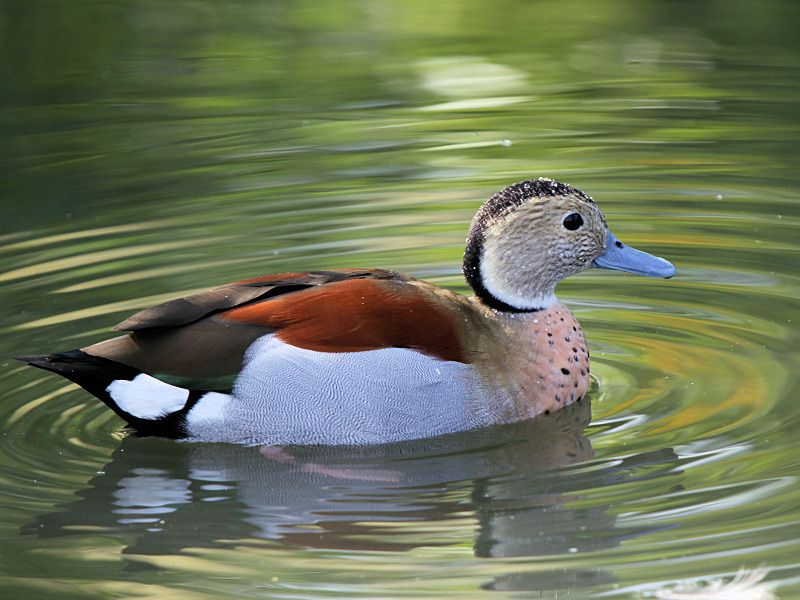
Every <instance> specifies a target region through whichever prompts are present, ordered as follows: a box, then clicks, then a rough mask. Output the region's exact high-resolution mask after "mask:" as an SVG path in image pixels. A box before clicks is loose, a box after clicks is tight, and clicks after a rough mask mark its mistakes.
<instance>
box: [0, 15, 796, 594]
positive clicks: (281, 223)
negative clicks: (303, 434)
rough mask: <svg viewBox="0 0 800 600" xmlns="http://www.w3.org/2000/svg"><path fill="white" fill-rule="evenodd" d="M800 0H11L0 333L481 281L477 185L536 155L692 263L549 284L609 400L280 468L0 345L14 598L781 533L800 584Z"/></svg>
mask: <svg viewBox="0 0 800 600" xmlns="http://www.w3.org/2000/svg"><path fill="white" fill-rule="evenodd" d="M799 6H800V5H798V4H797V3H793V2H789V1H786V2H772V3H759V2H730V1H728V2H684V3H682V2H669V3H660V2H633V1H631V2H603V3H599V2H597V3H588V2H587V3H578V2H557V3H556V2H553V3H540V2H513V1H509V2H499V3H498V2H485V1H484V2H481V1H467V2H455V1H453V0H450V1H445V2H427V3H398V2H386V1H366V2H328V1H317V2H313V3H312V2H288V1H283V2H269V3H266V2H265V3H260V2H245V1H239V2H225V3H221V2H211V1H206V0H194V1H191V2H190V1H188V0H187V1H176V2H157V1H145V0H139V1H127V2H122V1H119V2H115V1H110V0H109V1H104V2H100V1H89V0H87V1H83V2H79V3H75V2H60V1H56V0H53V1H49V2H48V1H42V2H32V1H22V0H20V1H16V2H15V1H10V0H6V1H0V108H1V109H2V111H1V112H0V208H2V219H0V306H2V310H0V356H3V357H9V356H13V355H16V354H23V353H34V352H44V351H52V350H64V349H69V348H73V347H78V346H82V345H86V344H88V343H90V342H93V341H97V340H99V339H102V338H104V337H106V336H109V335H110V327H111V326H112V325H113V324H114V323H117V322H119V321H120V320H122V319H123V318H125V316H127V315H128V314H129V313H130V312H132V311H134V310H136V309H139V308H141V307H144V306H147V305H151V304H153V303H155V302H158V301H161V300H164V299H168V298H172V297H176V296H180V295H183V294H187V293H190V292H192V291H197V290H201V289H204V288H207V287H212V286H215V285H219V284H221V283H224V282H227V281H232V280H236V279H241V278H244V277H249V276H255V275H260V274H266V273H270V272H279V271H302V270H308V269H322V268H337V267H362V266H363V267H388V268H394V269H398V270H403V271H407V272H411V273H413V274H415V275H417V276H421V277H424V278H427V279H429V280H431V281H434V282H436V283H438V284H440V285H443V286H446V287H449V288H451V289H454V290H457V291H461V292H465V293H466V291H467V290H466V287H465V284H464V283H463V280H462V278H461V276H460V272H459V263H460V258H461V252H462V250H463V242H464V238H465V232H466V228H467V225H468V223H469V220H470V218H471V217H472V214H473V213H474V211H475V209H476V208H477V207H478V205H479V204H480V202H481V201H482V200H483V199H485V198H486V197H488V196H489V195H490V194H492V193H493V192H495V191H496V190H498V189H500V188H501V187H504V186H505V185H507V184H509V183H512V182H515V181H519V180H521V179H525V178H529V177H533V176H539V175H547V176H551V177H554V178H557V179H560V180H563V181H566V182H569V183H571V184H573V185H575V186H577V187H579V188H581V189H583V190H585V191H586V192H588V193H590V194H592V195H593V196H594V197H595V199H596V200H597V201H598V203H599V204H600V206H601V208H602V209H603V210H604V212H605V215H606V217H607V219H608V221H609V223H610V225H611V227H612V229H613V230H614V231H615V233H616V234H617V235H618V236H619V237H620V238H621V239H622V240H623V241H626V242H629V243H631V244H632V245H634V246H636V247H639V248H642V249H644V250H647V251H649V252H653V253H655V254H658V255H661V256H664V257H665V258H667V259H669V260H671V261H672V262H674V263H675V265H676V266H677V268H678V276H677V277H675V278H674V279H672V280H670V281H663V280H650V279H645V278H636V277H633V276H627V275H622V274H615V273H600V272H589V273H584V274H581V275H579V276H577V277H574V278H571V279H569V280H568V281H566V282H564V283H563V284H562V285H561V286H560V287H559V290H558V293H559V297H560V298H561V299H562V300H564V301H565V302H566V303H567V304H568V305H569V306H570V308H571V309H572V310H573V312H574V313H575V314H576V316H577V317H578V319H579V320H580V321H581V323H582V324H583V328H584V331H585V333H586V335H587V338H588V340H589V343H590V346H591V350H592V358H593V369H592V372H593V374H594V375H596V379H597V380H596V382H595V391H594V392H593V393H592V394H591V402H590V403H583V405H582V406H578V407H575V408H572V409H569V410H565V411H562V412H561V413H559V414H557V415H552V417H553V418H552V419H549V420H547V421H538V422H537V421H534V422H531V423H523V424H519V425H516V426H513V427H504V428H498V429H494V430H489V431H481V432H471V433H467V434H464V435H456V436H452V437H448V438H444V439H436V440H428V441H423V442H415V443H409V444H402V445H394V446H387V447H380V448H366V449H358V450H353V449H336V450H331V449H328V450H325V449H301V450H297V452H296V456H297V459H298V461H297V462H296V463H282V462H277V461H274V460H269V459H268V458H267V457H265V456H264V454H263V452H262V451H261V450H260V449H258V448H239V447H231V446H225V445H190V444H179V443H175V442H170V441H165V440H158V439H152V438H141V439H137V438H131V437H127V436H126V435H125V434H124V433H123V432H122V423H121V422H120V421H119V420H118V419H117V418H116V417H115V416H114V415H113V414H111V413H110V412H109V411H108V410H107V409H105V408H104V407H103V406H102V405H100V403H99V402H97V401H96V400H94V399H93V398H92V397H90V396H88V395H87V394H86V393H84V392H83V391H81V390H79V389H77V388H76V387H74V386H71V385H67V384H66V382H64V381H63V380H61V379H59V378H57V377H55V376H52V375H47V374H45V373H43V372H40V371H35V370H33V369H29V368H23V367H21V366H20V365H19V364H17V363H16V362H14V361H11V360H9V359H7V358H3V359H2V361H0V540H2V543H1V544H0V597H3V598H6V597H7V598H15V599H16V598H37V599H38V598H109V597H120V598H179V599H183V598H200V599H203V598H208V599H211V598H218V597H220V596H223V597H243V598H292V599H295V598H296V599H299V598H303V599H307V598H321V597H338V598H356V597H361V598H377V597H380V598H395V597H407V596H413V597H452V598H477V597H485V596H491V597H499V598H504V597H517V596H519V597H524V598H528V597H544V598H556V597H558V598H565V597H570V598H585V597H600V596H602V597H610V598H639V597H653V594H654V593H655V592H656V591H657V590H663V589H666V588H670V586H672V585H674V584H676V583H678V582H681V581H684V582H685V581H687V580H692V579H694V578H700V577H720V578H723V579H730V578H731V577H732V576H733V575H734V573H736V571H737V570H738V569H740V568H742V567H744V568H748V569H752V568H756V567H759V566H764V567H767V568H768V569H769V573H768V575H767V577H766V580H767V581H768V582H771V583H773V584H774V585H775V586H776V588H775V592H776V594H777V595H778V596H779V597H780V598H800V559H798V557H800V520H799V519H798V507H800V479H799V477H800V459H798V456H800V436H798V434H797V428H798V424H799V422H800V408H798V388H799V387H800V386H799V385H798V366H799V365H798V362H800V361H798V348H799V347H800V344H799V342H800V340H799V339H798V338H799V337H800V336H798V328H797V319H798V318H799V317H800V315H798V310H797V309H798V300H797V298H798V296H800V277H799V276H798V273H800V270H799V269H798V267H800V237H799V236H798V224H799V223H800V204H799V203H798V200H799V199H800V198H799V197H798V191H797V190H798V183H800V177H799V176H798V163H799V162H800V161H799V160H798V159H800V144H798V139H800V108H799V107H800V37H798V36H797V24H798V23H800V8H799ZM590 411H591V413H592V414H591V415H590V414H589V413H590ZM590 420H591V423H590ZM301 465H305V467H301ZM309 465H311V466H312V467H313V468H309ZM741 597H742V598H745V599H746V598H747V596H744V595H743V596H741Z"/></svg>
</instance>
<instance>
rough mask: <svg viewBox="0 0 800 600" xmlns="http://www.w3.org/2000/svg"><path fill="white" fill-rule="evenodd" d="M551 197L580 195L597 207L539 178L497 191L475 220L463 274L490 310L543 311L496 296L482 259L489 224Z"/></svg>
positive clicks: (573, 190)
mask: <svg viewBox="0 0 800 600" xmlns="http://www.w3.org/2000/svg"><path fill="white" fill-rule="evenodd" d="M548 196H551V197H552V196H577V197H579V198H581V199H582V200H584V201H586V202H589V203H591V204H594V200H592V198H591V197H590V196H587V195H586V194H585V193H583V192H582V191H580V190H579V189H576V188H574V187H572V186H571V185H568V184H566V183H561V182H558V181H555V180H553V179H546V178H543V177H540V178H539V179H531V180H527V181H520V182H519V183H515V184H514V185H510V186H508V187H507V188H505V189H503V190H501V191H499V192H497V193H496V194H495V195H494V196H492V197H491V198H489V199H488V200H487V201H486V202H484V204H483V206H481V207H480V209H479V210H478V213H477V214H476V215H475V218H474V219H473V220H472V224H471V225H470V228H469V234H468V235H467V248H466V250H465V251H464V262H463V265H462V271H463V273H464V277H465V278H466V280H467V283H468V284H469V286H470V287H471V288H472V289H473V291H474V292H475V295H476V296H478V298H479V299H480V300H481V302H483V303H484V304H485V305H486V306H488V307H489V308H493V309H495V310H499V311H501V312H509V313H531V312H537V311H539V310H541V308H518V307H516V306H511V305H510V304H507V303H506V302H503V301H502V300H500V299H499V298H497V297H496V296H494V295H493V294H492V293H491V292H490V291H489V290H487V289H486V286H485V285H484V284H483V276H482V274H481V259H482V258H483V256H482V255H483V245H484V241H485V232H486V228H487V227H489V225H491V224H492V223H493V222H495V221H496V220H497V219H498V218H499V217H501V216H503V215H506V214H508V213H509V212H511V211H513V210H514V209H516V208H517V207H518V206H520V205H521V204H524V203H525V202H527V201H528V200H530V199H531V198H534V197H535V198H544V197H548Z"/></svg>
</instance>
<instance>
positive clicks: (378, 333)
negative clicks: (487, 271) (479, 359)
mask: <svg viewBox="0 0 800 600" xmlns="http://www.w3.org/2000/svg"><path fill="white" fill-rule="evenodd" d="M436 290H437V289H436V288H434V287H433V286H431V285H429V284H425V283H421V282H416V281H410V280H399V279H375V278H372V279H347V280H342V281H338V282H334V283H329V284H327V285H325V286H323V287H317V288H314V289H307V290H303V291H301V292H298V293H296V294H288V295H285V296H281V297H278V298H272V299H269V300H267V301H264V302H254V303H250V304H246V305H244V306H240V307H237V308H233V309H231V310H228V311H225V312H223V313H221V314H219V316H218V318H219V320H221V321H222V322H226V323H240V324H243V325H244V324H247V325H260V326H262V327H264V328H265V329H269V330H273V331H275V335H277V336H278V338H279V339H281V340H282V341H284V342H286V343H287V344H291V345H293V346H297V347H299V348H306V349H308V350H316V351H318V352H360V351H364V350H376V349H380V348H413V349H415V350H418V351H420V352H423V353H424V354H427V355H429V356H434V357H436V358H440V359H443V360H453V361H459V362H467V359H466V358H465V353H464V351H463V348H462V342H461V339H462V337H463V336H462V335H461V330H460V326H461V325H463V323H464V318H463V315H461V314H459V313H461V312H462V311H466V310H468V309H467V308H466V305H465V304H463V303H460V302H453V301H452V300H451V299H445V298H444V297H443V293H441V292H437V291H436ZM453 297H454V298H456V296H455V295H453Z"/></svg>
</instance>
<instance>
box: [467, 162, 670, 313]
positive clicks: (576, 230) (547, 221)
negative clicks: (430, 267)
mask: <svg viewBox="0 0 800 600" xmlns="http://www.w3.org/2000/svg"><path fill="white" fill-rule="evenodd" d="M592 266H595V267H601V268H608V269H618V270H623V271H629V272H632V273H638V274H641V275H650V276H657V277H671V276H672V275H674V274H675V268H674V267H673V266H672V265H671V264H670V263H669V262H668V261H666V260H664V259H661V258H658V257H655V256H652V255H650V254H647V253H646V252H640V251H638V250H634V249H633V248H630V247H628V246H625V245H624V244H622V242H620V241H619V240H617V238H616V237H615V236H614V235H613V234H612V233H611V232H610V231H609V229H608V226H607V225H606V221H605V219H604V218H603V214H602V213H601V212H600V209H599V208H598V207H597V205H596V204H595V202H594V200H592V198H591V197H589V196H588V195H586V194H585V193H583V192H582V191H580V190H578V189H575V188H573V187H571V186H569V185H567V184H564V183H559V182H558V181H554V180H552V179H547V178H544V177H540V178H539V179H534V180H530V181H522V182H520V183H516V184H514V185H511V186H509V187H507V188H505V189H504V190H502V191H500V192H498V193H497V194H495V195H494V196H492V197H491V198H490V199H489V200H487V201H486V202H485V203H484V204H483V206H481V208H480V210H478V213H477V214H476V215H475V218H474V219H473V220H472V225H471V227H470V230H469V235H468V237H467V249H466V252H465V253H464V267H463V268H464V276H465V277H466V279H467V282H468V283H469V284H470V286H472V289H473V290H475V293H476V295H477V296H478V298H480V300H481V301H482V302H483V303H484V304H486V305H487V306H489V307H491V308H494V309H496V310H500V311H506V312H531V311H536V310H540V309H542V308H545V307H547V306H550V305H551V304H552V303H553V302H554V301H555V296H554V290H555V287H556V285H557V284H558V282H559V281H561V280H562V279H564V278H565V277H568V276H569V275H574V274H575V273H579V272H580V271H583V270H584V269H588V268H589V267H592Z"/></svg>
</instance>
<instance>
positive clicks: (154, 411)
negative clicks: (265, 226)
mask: <svg viewBox="0 0 800 600" xmlns="http://www.w3.org/2000/svg"><path fill="white" fill-rule="evenodd" d="M106 391H107V392H108V393H109V394H110V395H111V398H112V399H113V400H114V402H116V403H117V406H119V407H120V408H121V409H122V410H124V411H125V412H126V413H128V414H131V415H133V416H134V417H138V418H140V419H158V418H159V417H163V416H164V415H166V414H169V413H171V412H175V411H176V410H180V409H182V408H183V405H184V404H186V400H187V399H188V398H189V390H185V389H183V388H179V387H176V386H174V385H170V384H168V383H164V382H163V381H159V380H158V379H156V378H155V377H150V375H146V374H145V373H140V374H139V375H137V376H136V377H134V378H133V380H132V381H126V380H124V379H115V380H114V381H112V382H111V384H110V385H109V386H108V387H107V388H106Z"/></svg>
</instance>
